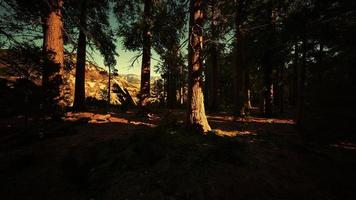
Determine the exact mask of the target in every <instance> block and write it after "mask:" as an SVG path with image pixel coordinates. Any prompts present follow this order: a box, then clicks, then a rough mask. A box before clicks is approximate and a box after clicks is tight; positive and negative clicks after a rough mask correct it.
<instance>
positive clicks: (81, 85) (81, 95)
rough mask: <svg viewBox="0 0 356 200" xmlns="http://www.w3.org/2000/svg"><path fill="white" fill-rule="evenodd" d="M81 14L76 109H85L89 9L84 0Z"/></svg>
mask: <svg viewBox="0 0 356 200" xmlns="http://www.w3.org/2000/svg"><path fill="white" fill-rule="evenodd" d="M81 9H82V10H81V15H80V27H79V38H78V50H77V65H76V71H75V93H74V109H75V110H84V109H85V61H86V35H85V31H86V27H87V23H86V21H87V10H86V1H85V0H82V3H81Z"/></svg>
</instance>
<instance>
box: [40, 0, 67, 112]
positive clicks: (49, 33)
mask: <svg viewBox="0 0 356 200" xmlns="http://www.w3.org/2000/svg"><path fill="white" fill-rule="evenodd" d="M62 7H63V0H49V1H48V10H46V13H45V15H44V42H43V51H44V52H46V54H47V63H46V64H47V65H46V66H44V69H43V77H42V80H43V81H42V84H43V85H42V86H43V88H44V96H45V97H49V99H48V100H49V102H47V101H46V102H47V103H46V104H47V105H48V106H50V105H51V106H52V105H53V103H54V104H56V105H57V106H59V107H60V108H64V106H65V105H66V102H65V92H66V91H65V87H64V80H63V73H64V46H63V33H62V28H63V21H62Z"/></svg>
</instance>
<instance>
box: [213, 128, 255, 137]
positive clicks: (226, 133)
mask: <svg viewBox="0 0 356 200" xmlns="http://www.w3.org/2000/svg"><path fill="white" fill-rule="evenodd" d="M213 131H214V133H215V135H217V136H221V137H237V136H243V135H256V133H255V132H253V131H224V130H221V129H214V130H213Z"/></svg>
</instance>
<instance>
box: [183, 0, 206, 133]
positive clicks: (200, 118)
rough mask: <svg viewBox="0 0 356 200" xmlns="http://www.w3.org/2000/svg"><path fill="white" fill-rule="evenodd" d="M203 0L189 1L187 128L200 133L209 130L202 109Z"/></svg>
mask: <svg viewBox="0 0 356 200" xmlns="http://www.w3.org/2000/svg"><path fill="white" fill-rule="evenodd" d="M202 4H203V0H190V23H189V24H190V26H189V27H190V29H189V30H190V31H189V37H190V38H189V39H190V45H189V87H188V112H187V126H188V127H189V128H191V129H193V130H196V131H198V132H201V133H207V132H209V131H210V130H211V128H210V126H209V123H208V120H207V117H206V115H205V108H204V95H203V90H202V84H203V83H202V72H203V66H202V58H201V54H202V46H203V30H202V26H203V19H204V15H203V7H202Z"/></svg>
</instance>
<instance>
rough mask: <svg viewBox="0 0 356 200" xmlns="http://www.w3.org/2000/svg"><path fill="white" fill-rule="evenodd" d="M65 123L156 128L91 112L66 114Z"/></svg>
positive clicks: (140, 122) (146, 123)
mask: <svg viewBox="0 0 356 200" xmlns="http://www.w3.org/2000/svg"><path fill="white" fill-rule="evenodd" d="M63 119H64V120H65V121H72V122H74V121H80V120H82V121H87V122H88V123H89V124H107V123H121V124H133V125H143V126H148V127H156V126H157V125H155V124H153V123H149V122H143V121H137V120H130V119H126V118H122V117H116V116H112V115H111V114H95V113H91V112H78V113H73V112H68V113H66V115H65V117H64V118H63Z"/></svg>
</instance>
